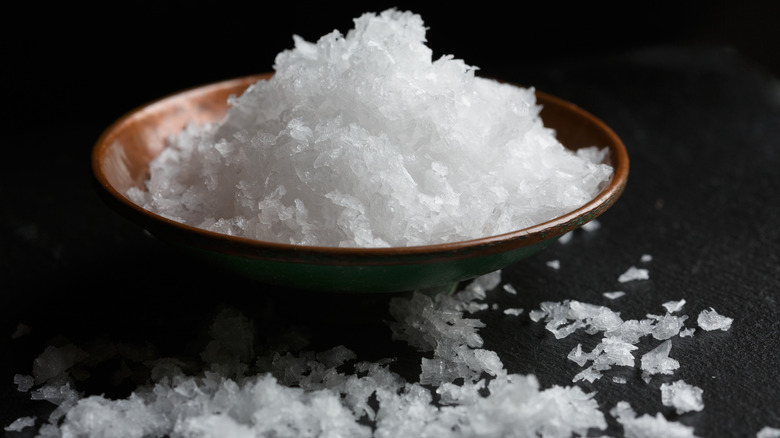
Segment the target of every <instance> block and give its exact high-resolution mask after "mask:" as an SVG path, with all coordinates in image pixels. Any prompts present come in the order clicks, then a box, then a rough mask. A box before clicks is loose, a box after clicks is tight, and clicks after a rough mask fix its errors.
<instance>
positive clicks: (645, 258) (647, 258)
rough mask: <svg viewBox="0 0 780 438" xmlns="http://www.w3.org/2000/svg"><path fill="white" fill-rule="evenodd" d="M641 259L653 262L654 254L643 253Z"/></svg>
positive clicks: (645, 261) (644, 261) (641, 260)
mask: <svg viewBox="0 0 780 438" xmlns="http://www.w3.org/2000/svg"><path fill="white" fill-rule="evenodd" d="M639 261H640V262H642V263H648V262H652V261H653V256H652V255H650V254H642V257H640V258H639Z"/></svg>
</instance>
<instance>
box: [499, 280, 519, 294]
mask: <svg viewBox="0 0 780 438" xmlns="http://www.w3.org/2000/svg"><path fill="white" fill-rule="evenodd" d="M502 287H503V289H504V290H505V291H506V293H508V294H512V295H517V289H515V287H514V286H512V285H511V284H510V283H505V284H504V286H502Z"/></svg>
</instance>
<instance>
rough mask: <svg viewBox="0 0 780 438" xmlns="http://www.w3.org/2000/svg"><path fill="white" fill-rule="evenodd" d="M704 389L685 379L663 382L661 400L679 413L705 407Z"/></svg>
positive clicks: (699, 409)
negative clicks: (703, 399) (686, 381)
mask: <svg viewBox="0 0 780 438" xmlns="http://www.w3.org/2000/svg"><path fill="white" fill-rule="evenodd" d="M703 393H704V391H703V390H702V389H701V388H699V387H697V386H693V385H691V384H688V383H685V381H684V380H678V381H676V382H673V383H662V384H661V402H662V403H663V404H664V406H671V407H673V408H674V409H675V411H676V412H677V413H678V414H684V413H686V412H691V411H701V410H702V409H704V402H703V401H702V394H703Z"/></svg>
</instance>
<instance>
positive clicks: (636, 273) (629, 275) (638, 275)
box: [618, 266, 650, 283]
mask: <svg viewBox="0 0 780 438" xmlns="http://www.w3.org/2000/svg"><path fill="white" fill-rule="evenodd" d="M648 278H650V275H649V271H648V270H647V269H643V268H637V267H636V266H631V267H630V268H628V269H627V270H626V272H624V273H622V274H620V276H619V277H618V281H619V282H621V283H626V282H629V281H634V280H647V279H648Z"/></svg>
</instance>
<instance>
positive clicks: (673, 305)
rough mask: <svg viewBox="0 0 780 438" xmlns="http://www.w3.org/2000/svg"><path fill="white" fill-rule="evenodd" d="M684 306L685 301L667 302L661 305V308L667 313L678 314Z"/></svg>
mask: <svg viewBox="0 0 780 438" xmlns="http://www.w3.org/2000/svg"><path fill="white" fill-rule="evenodd" d="M684 305H685V300H680V301H668V302H666V303H663V304H662V306H663V307H664V309H666V311H667V312H669V313H674V312H679V311H680V310H681V309H682V308H683V306H684Z"/></svg>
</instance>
